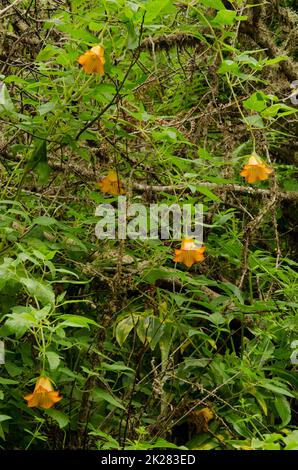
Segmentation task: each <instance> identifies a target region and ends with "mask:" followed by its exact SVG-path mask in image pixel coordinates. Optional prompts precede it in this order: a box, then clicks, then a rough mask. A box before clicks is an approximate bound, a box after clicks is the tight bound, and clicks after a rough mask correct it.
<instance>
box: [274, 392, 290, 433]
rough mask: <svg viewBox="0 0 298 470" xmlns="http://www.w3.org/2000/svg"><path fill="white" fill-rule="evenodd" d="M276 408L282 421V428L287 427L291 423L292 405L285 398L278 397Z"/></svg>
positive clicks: (275, 403) (275, 401) (276, 398)
mask: <svg viewBox="0 0 298 470" xmlns="http://www.w3.org/2000/svg"><path fill="white" fill-rule="evenodd" d="M274 406H275V408H276V410H277V412H278V414H279V417H280V419H281V425H280V426H281V427H284V426H287V424H289V422H290V421H291V407H290V403H289V402H288V400H287V399H286V397H284V396H277V397H275V400H274Z"/></svg>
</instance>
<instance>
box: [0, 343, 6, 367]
mask: <svg viewBox="0 0 298 470" xmlns="http://www.w3.org/2000/svg"><path fill="white" fill-rule="evenodd" d="M4 363H5V352H4V342H3V341H0V364H4Z"/></svg>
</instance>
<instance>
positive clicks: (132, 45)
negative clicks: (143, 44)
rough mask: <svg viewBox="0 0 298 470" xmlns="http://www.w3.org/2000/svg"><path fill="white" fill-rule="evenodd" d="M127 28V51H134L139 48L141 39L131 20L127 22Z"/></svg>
mask: <svg viewBox="0 0 298 470" xmlns="http://www.w3.org/2000/svg"><path fill="white" fill-rule="evenodd" d="M125 26H126V28H127V42H126V47H127V49H131V50H134V49H136V48H137V47H138V44H139V37H138V35H137V33H136V30H135V27H134V24H133V22H132V21H131V20H129V19H127V21H126V22H125Z"/></svg>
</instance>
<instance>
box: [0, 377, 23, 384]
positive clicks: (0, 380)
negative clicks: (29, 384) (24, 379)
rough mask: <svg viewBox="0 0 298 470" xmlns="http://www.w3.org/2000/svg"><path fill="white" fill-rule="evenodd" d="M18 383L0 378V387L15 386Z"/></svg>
mask: <svg viewBox="0 0 298 470" xmlns="http://www.w3.org/2000/svg"><path fill="white" fill-rule="evenodd" d="M18 383H19V382H18V381H17V380H12V379H5V378H4V377H0V384H1V385H16V384H18Z"/></svg>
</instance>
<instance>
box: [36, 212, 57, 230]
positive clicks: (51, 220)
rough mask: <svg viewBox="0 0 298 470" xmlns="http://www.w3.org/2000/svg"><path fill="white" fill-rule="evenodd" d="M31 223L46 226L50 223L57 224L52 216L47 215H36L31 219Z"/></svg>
mask: <svg viewBox="0 0 298 470" xmlns="http://www.w3.org/2000/svg"><path fill="white" fill-rule="evenodd" d="M32 223H33V224H36V225H44V226H46V227H48V226H50V225H55V224H57V220H56V219H54V217H47V216H45V215H42V216H40V217H36V218H35V219H33V221H32Z"/></svg>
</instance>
